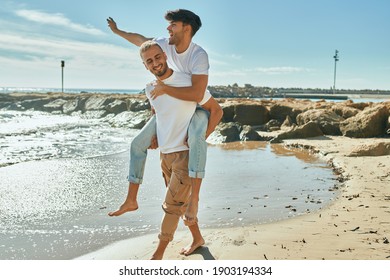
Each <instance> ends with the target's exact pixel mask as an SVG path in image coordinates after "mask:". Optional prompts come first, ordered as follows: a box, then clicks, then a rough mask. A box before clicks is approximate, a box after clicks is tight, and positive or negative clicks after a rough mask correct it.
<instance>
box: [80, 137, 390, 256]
mask: <svg viewBox="0 0 390 280" xmlns="http://www.w3.org/2000/svg"><path fill="white" fill-rule="evenodd" d="M374 142H387V143H389V142H390V139H388V138H387V139H350V138H345V137H319V138H311V139H304V140H296V139H294V140H286V141H285V144H286V145H292V146H300V147H302V148H304V149H311V150H313V149H314V150H316V151H318V152H319V153H320V155H322V158H323V159H324V160H327V161H329V164H331V165H332V166H333V167H334V169H335V170H337V171H338V172H340V180H341V181H343V186H342V188H341V191H340V193H339V194H338V196H337V199H336V200H334V201H333V202H332V203H330V204H328V205H327V206H326V207H325V208H323V209H321V210H320V211H316V212H311V213H308V214H304V215H300V216H296V217H293V218H290V219H287V220H282V221H277V222H272V223H266V224H257V225H249V226H239V227H231V228H216V229H203V230H202V232H203V234H204V238H205V240H206V244H205V246H203V247H202V248H200V249H198V250H196V251H195V252H194V253H193V254H192V255H190V256H188V257H183V256H181V255H179V254H178V252H179V250H180V249H181V248H182V247H184V246H186V245H187V244H188V243H189V242H190V236H189V233H188V232H187V231H184V230H182V231H180V232H178V233H177V234H176V236H175V240H174V241H173V242H172V243H171V244H170V246H169V247H168V249H167V251H166V254H165V256H164V259H168V260H185V259H188V260H203V259H205V260H212V259H217V260H264V259H269V260H283V259H290V260H306V259H308V260H321V259H325V260H386V259H390V244H389V239H390V220H389V217H390V188H389V186H390V184H389V183H390V168H389V167H390V156H378V157H348V156H347V155H348V154H349V153H350V152H351V151H352V150H353V149H355V148H356V147H358V146H360V145H365V144H372V143H374ZM155 246H156V237H155V236H153V235H146V236H143V237H138V238H135V239H128V240H125V241H121V242H118V243H114V244H111V245H110V246H107V247H105V248H103V249H100V250H98V251H95V252H93V253H90V254H87V255H84V256H82V257H80V258H79V259H105V260H108V259H141V260H142V259H148V258H149V257H150V255H151V253H152V252H153V250H154V248H155Z"/></svg>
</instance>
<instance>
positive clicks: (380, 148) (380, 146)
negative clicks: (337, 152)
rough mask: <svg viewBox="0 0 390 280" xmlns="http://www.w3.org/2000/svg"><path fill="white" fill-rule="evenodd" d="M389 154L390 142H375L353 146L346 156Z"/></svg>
mask: <svg viewBox="0 0 390 280" xmlns="http://www.w3.org/2000/svg"><path fill="white" fill-rule="evenodd" d="M387 155H390V143H384V142H380V143H375V144H372V145H361V146H358V147H356V148H354V149H353V150H352V151H351V153H350V154H348V155H347V156H348V157H361V156H371V157H377V156H387Z"/></svg>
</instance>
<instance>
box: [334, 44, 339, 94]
mask: <svg viewBox="0 0 390 280" xmlns="http://www.w3.org/2000/svg"><path fill="white" fill-rule="evenodd" d="M333 58H334V78H333V94H335V93H336V63H337V61H339V51H338V50H336V52H335V54H334V56H333Z"/></svg>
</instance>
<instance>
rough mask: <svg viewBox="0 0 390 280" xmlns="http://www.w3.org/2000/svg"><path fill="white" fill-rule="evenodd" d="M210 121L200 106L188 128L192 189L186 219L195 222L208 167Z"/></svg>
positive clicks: (189, 167)
mask: <svg viewBox="0 0 390 280" xmlns="http://www.w3.org/2000/svg"><path fill="white" fill-rule="evenodd" d="M208 121H209V113H208V112H207V111H205V110H204V109H202V108H199V107H198V108H197V109H196V111H195V113H194V116H193V117H192V119H191V123H190V126H189V128H188V145H189V147H190V156H189V161H188V169H189V176H190V177H191V186H192V190H191V197H190V200H189V203H188V207H187V211H186V213H185V219H186V220H187V221H188V222H189V223H191V222H194V221H195V220H196V216H197V214H198V203H199V193H200V186H201V184H202V179H203V178H204V175H205V168H206V157H207V142H206V139H205V136H206V130H207V125H208Z"/></svg>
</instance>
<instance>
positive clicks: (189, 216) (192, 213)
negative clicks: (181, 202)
mask: <svg viewBox="0 0 390 280" xmlns="http://www.w3.org/2000/svg"><path fill="white" fill-rule="evenodd" d="M197 215H198V201H197V200H194V201H190V202H189V203H188V206H187V210H186V212H185V214H184V219H185V220H186V221H187V222H188V223H189V224H191V223H194V222H196V216H197Z"/></svg>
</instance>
